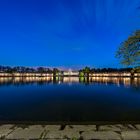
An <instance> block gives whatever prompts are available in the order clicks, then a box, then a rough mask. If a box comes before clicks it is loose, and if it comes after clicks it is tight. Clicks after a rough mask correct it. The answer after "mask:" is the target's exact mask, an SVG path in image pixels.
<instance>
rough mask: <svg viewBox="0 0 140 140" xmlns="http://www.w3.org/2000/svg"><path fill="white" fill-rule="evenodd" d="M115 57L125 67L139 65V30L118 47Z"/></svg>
mask: <svg viewBox="0 0 140 140" xmlns="http://www.w3.org/2000/svg"><path fill="white" fill-rule="evenodd" d="M116 57H117V58H119V59H120V61H121V64H123V65H126V66H139V65H140V30H138V31H136V32H135V33H134V34H132V35H131V36H130V37H129V38H128V39H127V40H126V41H124V42H123V43H122V44H121V46H120V47H119V49H118V51H117V53H116Z"/></svg>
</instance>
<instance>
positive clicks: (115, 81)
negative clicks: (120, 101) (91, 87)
mask: <svg viewBox="0 0 140 140" xmlns="http://www.w3.org/2000/svg"><path fill="white" fill-rule="evenodd" d="M130 81H131V78H128V77H127V78H117V77H90V82H98V83H105V84H111V83H112V84H116V85H118V86H120V85H121V84H123V85H125V86H130V84H131V82H130Z"/></svg>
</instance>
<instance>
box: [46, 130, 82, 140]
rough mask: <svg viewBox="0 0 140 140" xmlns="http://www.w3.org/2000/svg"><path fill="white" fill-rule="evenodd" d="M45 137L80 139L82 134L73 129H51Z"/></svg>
mask: <svg viewBox="0 0 140 140" xmlns="http://www.w3.org/2000/svg"><path fill="white" fill-rule="evenodd" d="M45 138H47V139H65V138H68V139H73V138H75V139H79V138H80V134H79V132H78V131H72V130H69V131H67V130H59V131H49V132H47V134H46V136H45Z"/></svg>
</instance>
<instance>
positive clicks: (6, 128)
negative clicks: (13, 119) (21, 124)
mask: <svg viewBox="0 0 140 140" xmlns="http://www.w3.org/2000/svg"><path fill="white" fill-rule="evenodd" d="M13 129H14V125H11V124H9V125H1V126H0V138H3V137H4V136H6V135H8V134H9V133H11V132H12V131H13Z"/></svg>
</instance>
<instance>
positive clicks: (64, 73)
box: [63, 70, 79, 76]
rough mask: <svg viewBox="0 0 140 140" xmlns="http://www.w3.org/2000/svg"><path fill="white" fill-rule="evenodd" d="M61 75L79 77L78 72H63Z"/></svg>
mask: <svg viewBox="0 0 140 140" xmlns="http://www.w3.org/2000/svg"><path fill="white" fill-rule="evenodd" d="M63 75H64V76H79V71H72V70H68V71H64V72H63Z"/></svg>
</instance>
